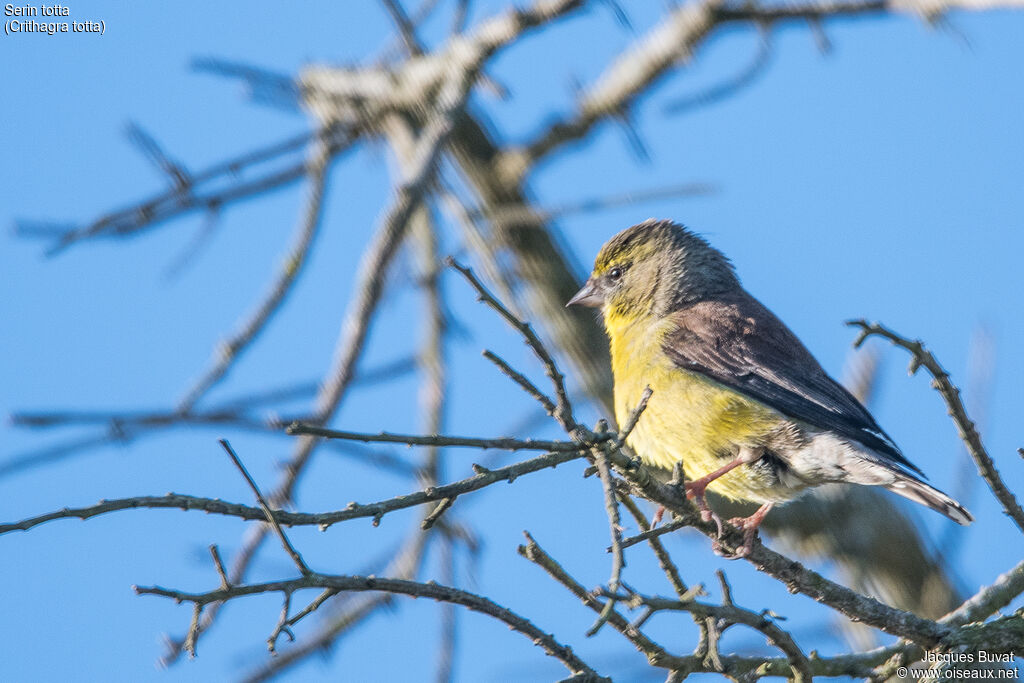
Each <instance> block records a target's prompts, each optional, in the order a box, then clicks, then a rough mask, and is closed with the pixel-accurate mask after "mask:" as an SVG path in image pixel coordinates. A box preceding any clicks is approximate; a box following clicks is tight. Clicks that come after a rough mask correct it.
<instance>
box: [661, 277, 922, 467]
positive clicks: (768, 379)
mask: <svg viewBox="0 0 1024 683" xmlns="http://www.w3.org/2000/svg"><path fill="white" fill-rule="evenodd" d="M672 318H673V321H674V322H675V324H676V328H675V330H674V331H673V332H671V333H670V334H669V336H668V337H667V338H666V340H665V343H664V349H665V352H666V353H667V354H668V356H669V357H670V358H672V360H673V361H674V362H675V363H677V364H678V365H679V367H681V368H685V369H686V370H690V371H692V372H698V373H700V374H702V375H705V376H707V377H710V378H711V379H713V380H715V381H716V382H719V383H721V384H724V385H725V386H727V387H730V388H731V389H735V390H736V391H738V392H740V393H742V394H745V395H747V396H749V397H750V398H753V399H755V400H757V401H760V402H761V403H763V404H765V405H767V406H769V407H771V408H773V409H775V410H777V411H779V412H780V413H782V414H783V415H786V416H787V417H791V418H795V419H797V420H801V421H803V422H807V423H809V424H811V425H814V426H816V427H819V428H821V429H827V430H829V431H832V432H835V433H837V434H839V435H841V436H843V437H846V438H848V439H852V440H854V441H858V442H860V443H862V444H864V445H865V446H867V447H868V448H870V449H872V450H873V451H875V452H877V453H878V454H879V455H880V456H882V457H885V458H887V459H889V460H891V461H893V463H894V464H898V465H900V466H902V467H905V468H909V469H911V470H913V471H915V472H917V473H919V474H922V476H923V473H922V472H921V470H919V469H918V468H917V467H915V466H914V465H913V464H912V463H911V462H910V461H908V460H907V459H906V458H904V457H903V454H902V453H900V450H899V448H898V447H897V446H896V444H895V443H893V440H892V439H891V438H890V437H889V435H888V434H886V433H885V432H884V431H882V428H881V427H879V426H878V424H877V423H876V422H875V420H874V418H873V417H871V414H870V413H868V411H867V410H865V409H864V406H862V405H861V404H860V403H859V402H858V401H857V399H855V398H854V397H853V396H852V395H851V394H850V392H848V391H847V390H846V389H844V388H843V387H842V386H841V385H840V384H839V383H838V382H836V381H835V380H833V379H832V378H831V377H829V376H828V374H827V373H826V372H825V371H824V370H823V369H822V367H821V365H819V364H818V361H816V360H815V359H814V356H812V355H811V354H810V352H809V351H808V350H807V349H806V348H805V347H804V345H803V344H801V343H800V340H799V339H797V338H796V335H794V334H793V333H792V332H790V330H789V328H788V327H786V326H785V325H784V324H783V323H782V321H780V320H779V319H778V318H776V317H775V315H774V314H773V313H772V312H771V311H769V310H768V309H767V308H765V307H764V306H762V305H761V303H760V302H759V301H757V300H756V299H754V298H753V297H752V296H750V295H749V294H747V293H746V292H745V291H742V290H741V291H740V292H739V293H737V294H732V295H726V296H722V297H719V298H718V299H716V300H711V301H701V302H698V303H695V304H691V305H689V306H687V307H686V308H683V309H681V310H679V311H676V312H675V313H673V314H672Z"/></svg>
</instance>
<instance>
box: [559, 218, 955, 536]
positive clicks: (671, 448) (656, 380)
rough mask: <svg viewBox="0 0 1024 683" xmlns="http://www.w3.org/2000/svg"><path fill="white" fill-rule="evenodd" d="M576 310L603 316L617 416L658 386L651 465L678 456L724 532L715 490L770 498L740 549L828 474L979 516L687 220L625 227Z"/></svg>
mask: <svg viewBox="0 0 1024 683" xmlns="http://www.w3.org/2000/svg"><path fill="white" fill-rule="evenodd" d="M566 305H567V306H572V305H578V306H589V307H593V308H598V309H600V311H601V313H602V315H603V319H604V326H605V331H606V332H607V335H608V338H609V345H610V351H611V359H612V373H613V376H614V395H615V398H614V407H615V418H616V420H617V422H618V424H619V425H625V424H627V422H628V421H629V418H630V417H631V416H632V415H633V413H634V412H635V410H636V409H637V406H638V405H639V404H640V401H641V398H642V396H643V395H644V393H645V390H646V388H647V387H649V388H650V390H651V393H650V394H649V399H648V403H647V405H646V408H645V409H644V410H643V412H642V413H641V414H640V415H639V419H638V420H637V421H636V423H635V426H634V427H633V429H632V431H630V432H629V434H628V436H627V438H626V442H625V443H626V445H627V446H628V447H629V448H630V449H631V450H632V451H633V452H634V453H635V454H636V455H637V457H638V458H639V459H640V461H641V462H643V463H644V464H645V465H648V466H651V467H653V468H654V469H655V471H659V472H665V471H670V470H673V469H674V468H675V467H676V464H677V463H681V464H682V469H683V472H684V473H685V475H686V477H687V481H686V482H685V491H686V495H687V497H688V498H690V499H692V500H693V501H694V502H695V503H696V505H697V506H698V508H699V509H700V511H701V514H702V517H703V518H704V519H705V520H711V519H714V520H715V522H716V523H718V525H719V531H720V534H719V535H720V536H721V529H722V527H721V520H720V519H719V518H718V517H717V515H715V514H714V512H713V511H712V510H711V509H710V508H709V507H708V505H707V503H706V500H705V492H706V491H707V490H711V491H713V492H715V493H717V494H720V495H722V496H724V497H726V498H729V499H733V500H737V501H744V502H752V503H758V504H760V507H759V508H758V510H757V511H756V512H754V513H753V514H752V515H750V516H749V517H745V518H737V519H734V520H731V521H732V522H733V523H734V524H736V525H737V526H738V527H739V528H740V529H741V530H742V531H743V532H744V539H745V540H744V543H743V545H742V546H741V547H740V548H739V549H738V550H737V551H736V553H735V555H736V556H742V555H745V554H749V553H750V551H751V548H752V543H753V539H754V537H755V536H756V533H757V528H758V526H759V525H760V523H761V522H762V521H763V520H764V518H765V516H766V515H767V514H768V512H769V511H770V510H771V509H772V507H773V506H774V505H776V504H782V503H785V502H788V501H791V500H793V499H795V498H797V497H799V496H800V495H801V494H802V493H803V492H805V491H806V490H808V489H810V488H812V487H814V486H818V485H821V484H826V483H835V482H840V483H850V484H863V485H870V486H881V487H883V488H885V489H887V490H889V491H891V492H893V493H896V494H898V495H900V496H903V497H904V498H908V499H910V500H912V501H914V502H916V503H920V504H922V505H925V506H927V507H929V508H931V509H933V510H936V511H938V512H940V513H941V514H943V515H945V516H946V517H948V518H949V519H951V520H953V521H954V522H957V523H958V524H962V525H966V524H969V523H970V522H971V521H973V517H972V516H971V513H970V512H968V511H967V510H966V509H965V508H964V507H963V506H962V505H961V504H960V503H958V502H957V501H955V500H953V499H952V498H950V497H949V496H948V495H946V494H945V493H943V492H942V491H939V490H938V489H936V488H934V487H933V486H931V485H929V484H927V483H925V481H924V480H923V478H924V476H925V475H924V473H923V472H922V471H921V470H920V469H919V468H918V467H916V466H915V465H914V464H913V463H911V462H910V461H909V460H907V458H906V457H904V455H903V453H902V452H901V451H900V449H899V447H898V446H897V445H896V443H895V442H894V441H893V440H892V438H891V437H890V436H889V435H888V434H886V433H885V431H883V430H882V428H881V427H879V426H878V423H877V422H876V421H875V419H874V418H873V417H872V416H871V414H870V413H869V412H868V411H867V410H866V409H865V408H864V406H863V405H861V404H860V402H858V401H857V399H856V398H854V397H853V395H852V394H850V393H849V392H848V391H847V390H846V389H844V388H843V386H842V385H841V384H839V383H838V382H836V381H835V380H834V379H832V377H830V376H829V374H828V373H827V372H826V371H825V370H824V369H823V368H822V366H821V365H820V364H819V363H818V361H817V360H815V358H814V356H813V355H811V353H810V351H808V350H807V348H806V347H805V346H804V345H803V344H802V343H801V342H800V340H799V339H798V338H797V336H796V335H795V334H794V333H793V332H792V331H791V330H790V329H789V328H788V327H787V326H786V325H785V324H784V323H783V322H782V321H781V320H779V318H777V317H776V316H775V314H773V313H772V312H771V311H770V310H769V309H768V308H767V307H765V306H764V305H763V304H762V303H761V302H760V301H758V300H757V299H755V298H754V297H753V296H752V295H751V294H749V293H748V292H747V291H746V290H745V289H744V288H743V286H742V285H741V284H740V281H739V278H738V277H737V275H736V270H735V267H734V266H733V264H732V263H731V261H730V260H729V259H728V258H727V257H726V256H725V255H724V254H723V253H722V252H721V251H719V250H718V249H716V248H714V247H713V246H711V244H709V243H708V242H707V241H706V240H705V239H704V238H703V237H701V236H700V235H698V234H696V233H695V232H693V231H691V230H690V229H688V228H685V227H683V226H682V225H679V224H677V223H675V222H672V221H670V220H655V219H650V220H647V221H645V222H643V223H639V224H638V225H634V226H632V227H630V228H627V229H625V230H623V231H622V232H620V233H618V234H617V235H615V236H614V237H612V238H611V239H610V240H609V241H608V242H607V243H606V244H605V245H604V246H603V247H602V248H601V250H600V252H599V253H598V255H597V258H596V259H595V262H594V268H593V271H592V272H591V274H590V277H589V278H588V279H587V281H586V283H585V284H584V285H583V287H582V288H581V289H580V290H579V292H577V293H576V295H575V296H573V297H572V299H571V300H570V301H569V302H568V303H567V304H566ZM663 512H664V510H663V509H661V508H659V510H658V513H657V514H656V518H655V521H657V520H658V519H660V516H661V513H663ZM716 549H719V548H718V546H717V545H716Z"/></svg>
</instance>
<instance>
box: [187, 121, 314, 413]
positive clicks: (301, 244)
mask: <svg viewBox="0 0 1024 683" xmlns="http://www.w3.org/2000/svg"><path fill="white" fill-rule="evenodd" d="M330 160H331V146H330V144H329V142H328V141H326V140H323V139H321V140H317V142H316V143H315V145H314V147H313V150H312V151H311V152H310V156H309V159H308V160H307V162H306V173H307V175H308V176H309V197H308V198H307V199H306V208H305V211H304V215H303V217H302V220H301V221H300V222H299V229H298V232H297V234H296V236H295V242H294V244H293V246H292V248H291V249H290V250H289V253H288V255H287V256H286V258H285V261H284V263H283V265H282V268H281V272H280V274H279V275H278V277H277V279H276V281H275V282H274V284H273V286H272V287H271V288H270V291H269V292H268V293H267V295H266V297H265V298H264V300H263V301H262V302H261V303H260V305H259V306H257V308H256V310H255V311H253V313H252V314H251V315H250V316H249V318H248V319H247V320H246V321H245V322H244V323H243V324H242V325H241V326H240V327H239V330H238V331H237V332H236V333H234V334H233V335H232V336H231V338H230V339H228V340H227V341H226V342H224V343H223V344H222V345H221V347H220V348H219V349H218V351H217V354H216V355H215V357H214V359H213V361H212V362H211V364H210V367H209V368H208V369H207V370H206V372H204V373H203V375H202V376H201V377H200V378H199V379H198V380H197V381H196V382H195V383H194V384H193V385H192V387H191V388H189V390H188V391H187V392H185V396H184V398H182V399H181V401H180V402H179V403H178V410H179V411H181V412H188V411H189V410H191V409H192V407H193V406H194V405H195V404H196V403H197V402H198V401H199V400H200V399H201V398H202V397H203V396H204V395H205V394H206V393H207V392H208V391H209V390H210V389H212V388H213V387H214V386H215V385H216V384H217V383H218V382H220V381H221V380H222V379H224V377H225V376H226V375H227V373H228V371H229V370H230V369H231V367H232V366H233V365H234V364H235V362H236V361H237V360H238V359H239V358H240V357H241V355H242V353H243V352H244V351H245V350H246V349H247V348H248V347H249V346H250V345H251V344H252V342H253V341H254V340H255V339H256V338H257V337H258V336H259V334H260V332H262V331H263V330H264V329H265V328H266V326H267V324H268V323H269V322H270V320H271V319H272V318H273V316H274V314H275V313H277V311H278V310H280V308H281V304H282V303H284V300H285V297H286V296H287V295H288V293H289V292H290V291H291V290H292V287H293V286H294V285H295V282H296V281H297V280H298V277H299V273H301V272H302V267H303V266H304V265H305V263H306V261H307V257H308V255H309V252H310V249H312V246H313V240H314V238H315V237H316V234H317V231H318V230H319V228H320V225H321V222H322V221H321V218H322V216H323V197H324V190H325V188H326V185H327V167H328V164H329V163H330Z"/></svg>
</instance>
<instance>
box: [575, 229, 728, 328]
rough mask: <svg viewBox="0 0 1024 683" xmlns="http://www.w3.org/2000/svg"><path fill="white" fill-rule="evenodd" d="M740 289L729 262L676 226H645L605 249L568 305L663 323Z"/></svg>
mask: <svg viewBox="0 0 1024 683" xmlns="http://www.w3.org/2000/svg"><path fill="white" fill-rule="evenodd" d="M736 287H739V280H737V279H736V273H735V272H734V270H733V267H732V264H731V263H730V262H729V259H727V258H726V257H725V255H724V254H722V252H720V251H718V250H717V249H715V248H714V247H712V246H711V245H710V244H708V243H707V242H706V241H705V240H704V239H703V238H702V237H699V236H698V235H696V234H694V233H692V232H690V231H689V230H687V229H686V228H684V227H683V226H681V225H678V224H676V223H673V222H672V221H666V220H653V219H651V220H647V221H644V222H643V223H640V224H639V225H634V226H633V227H631V228H627V229H626V230H623V231H622V232H620V233H619V234H617V235H616V236H615V237H613V238H611V239H610V240H609V241H608V242H607V244H605V245H604V246H603V247H602V248H601V252H600V253H599V254H598V255H597V259H596V260H595V261H594V270H593V272H592V273H591V275H590V278H589V279H588V280H587V283H586V284H585V285H584V286H583V288H582V289H580V291H579V292H577V293H576V296H574V297H573V298H572V299H570V300H569V303H568V304H566V305H567V306H571V305H574V304H578V305H581V306H592V307H594V308H601V309H602V310H603V311H604V314H605V317H606V318H607V317H608V316H610V315H615V316H625V317H629V318H639V317H646V316H648V315H654V316H657V317H661V316H663V315H666V314H667V313H670V312H672V311H674V310H676V309H678V308H679V307H680V306H683V305H686V304H688V303H692V302H694V301H700V300H701V299H705V298H708V297H711V296H714V295H716V294H722V293H724V292H728V291H731V290H733V289H735V288H736Z"/></svg>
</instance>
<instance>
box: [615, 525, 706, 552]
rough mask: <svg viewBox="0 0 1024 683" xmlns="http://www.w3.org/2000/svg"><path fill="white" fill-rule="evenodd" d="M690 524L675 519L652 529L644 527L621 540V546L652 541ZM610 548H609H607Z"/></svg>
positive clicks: (627, 546)
mask: <svg viewBox="0 0 1024 683" xmlns="http://www.w3.org/2000/svg"><path fill="white" fill-rule="evenodd" d="M688 526H690V524H689V520H682V519H677V520H673V521H671V522H669V523H668V524H664V525H662V526H659V527H655V528H654V529H644V530H643V531H642V532H641V533H639V534H637V535H636V536H630V537H629V538H625V539H623V540H622V547H623V548H629V547H630V546H634V545H636V544H637V543H643V542H644V541H654V540H657V539H658V536H663V535H665V534H669V533H672V532H673V531H679V530H680V529H683V528H685V527H688ZM609 550H610V549H609Z"/></svg>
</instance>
